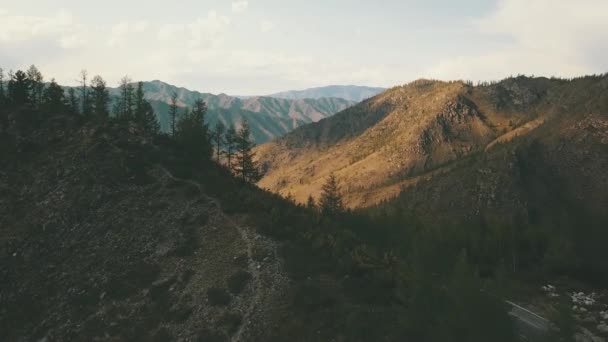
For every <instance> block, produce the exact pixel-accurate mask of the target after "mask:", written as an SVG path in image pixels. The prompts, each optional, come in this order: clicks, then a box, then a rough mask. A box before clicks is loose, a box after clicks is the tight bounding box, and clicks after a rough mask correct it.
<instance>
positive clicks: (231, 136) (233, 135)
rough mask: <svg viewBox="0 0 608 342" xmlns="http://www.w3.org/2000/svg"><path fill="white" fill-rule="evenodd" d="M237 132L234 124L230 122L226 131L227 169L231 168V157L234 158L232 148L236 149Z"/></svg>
mask: <svg viewBox="0 0 608 342" xmlns="http://www.w3.org/2000/svg"><path fill="white" fill-rule="evenodd" d="M236 141H237V132H236V128H234V125H233V124H231V125H230V126H229V127H228V130H227V131H226V159H227V162H228V169H232V159H233V158H234V150H235V149H236Z"/></svg>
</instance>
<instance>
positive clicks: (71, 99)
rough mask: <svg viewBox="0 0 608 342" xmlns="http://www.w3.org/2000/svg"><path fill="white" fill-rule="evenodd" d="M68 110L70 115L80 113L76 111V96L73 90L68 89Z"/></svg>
mask: <svg viewBox="0 0 608 342" xmlns="http://www.w3.org/2000/svg"><path fill="white" fill-rule="evenodd" d="M68 108H69V109H70V112H72V114H76V115H78V114H79V113H80V111H79V109H78V96H77V95H76V89H74V88H70V89H68Z"/></svg>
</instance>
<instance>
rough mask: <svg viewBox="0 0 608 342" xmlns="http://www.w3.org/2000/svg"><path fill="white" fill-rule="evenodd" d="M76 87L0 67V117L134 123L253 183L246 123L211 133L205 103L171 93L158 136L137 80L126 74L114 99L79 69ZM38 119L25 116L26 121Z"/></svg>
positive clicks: (255, 169) (99, 81)
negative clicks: (21, 114) (165, 126)
mask: <svg viewBox="0 0 608 342" xmlns="http://www.w3.org/2000/svg"><path fill="white" fill-rule="evenodd" d="M78 83H79V84H78V86H76V87H62V86H61V85H59V84H58V83H57V82H56V81H55V79H54V78H53V79H51V80H50V81H48V82H45V79H44V76H43V75H42V73H41V72H40V70H38V68H37V67H36V66H35V65H32V66H30V67H29V68H28V69H27V70H26V71H23V70H17V71H15V72H13V71H10V72H8V74H5V73H4V70H3V69H2V68H0V109H1V113H3V116H7V115H8V111H11V110H12V111H19V110H21V111H22V110H28V111H29V112H34V113H37V114H40V115H42V116H44V115H45V114H46V115H50V114H57V113H67V114H69V115H72V116H74V117H77V118H79V119H82V120H86V121H92V122H95V123H98V124H104V123H109V122H115V123H120V124H134V125H135V126H136V127H138V128H139V129H141V130H142V131H143V132H144V133H145V134H147V135H149V136H152V137H157V136H161V135H167V136H168V137H169V138H171V139H172V140H173V141H175V142H176V143H177V144H178V145H179V147H180V148H181V149H182V150H183V151H184V152H185V153H187V154H188V156H189V157H190V158H191V159H192V160H194V161H196V162H199V163H200V162H207V161H208V162H211V161H212V160H213V159H214V158H213V157H214V156H215V161H216V162H217V163H218V164H220V165H221V164H223V165H225V166H226V167H227V168H228V169H229V170H230V171H231V172H233V173H234V174H235V175H237V176H238V177H239V178H241V179H242V180H244V181H247V182H255V181H257V180H259V177H260V175H259V171H258V167H257V164H256V162H255V161H254V153H253V147H254V146H255V143H254V142H253V139H252V138H251V129H250V127H249V123H248V122H247V120H243V121H242V122H241V124H240V127H239V129H236V128H235V127H234V126H232V125H231V126H230V127H229V128H228V129H226V127H225V126H224V124H223V123H221V122H218V123H217V124H216V125H215V127H214V128H213V130H211V129H210V128H209V125H208V123H207V121H206V115H207V111H208V108H207V104H206V103H205V102H204V101H203V100H202V99H198V100H196V101H195V103H194V105H193V106H192V108H189V107H187V106H180V105H179V98H178V95H177V94H176V93H174V94H172V96H171V100H170V103H169V113H168V114H169V120H170V127H169V132H168V133H167V134H164V133H162V132H161V130H160V124H159V121H158V119H157V114H156V113H155V112H154V109H153V108H152V105H151V104H150V102H149V101H147V100H146V98H145V92H144V83H143V82H141V81H140V82H137V83H135V82H133V81H132V80H131V78H129V77H128V76H125V77H123V78H122V79H121V80H120V82H119V84H118V88H117V90H118V94H117V96H114V97H112V96H111V95H110V91H109V88H108V86H107V82H106V81H105V80H104V79H103V78H102V77H101V76H99V75H96V76H94V77H92V78H89V74H88V72H87V71H86V70H83V71H81V72H80V74H79V79H78ZM0 119H1V118H0ZM38 119H40V117H39V118H38ZM38 119H35V118H31V117H28V119H27V120H30V121H37V120H38ZM24 120H26V119H24ZM29 124H32V122H30V123H29Z"/></svg>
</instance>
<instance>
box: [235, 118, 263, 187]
mask: <svg viewBox="0 0 608 342" xmlns="http://www.w3.org/2000/svg"><path fill="white" fill-rule="evenodd" d="M235 146H236V164H235V167H234V171H235V173H236V174H237V175H238V176H239V177H241V179H243V180H244V181H246V182H257V181H258V180H259V179H260V176H259V172H258V168H257V165H256V163H255V162H254V161H253V156H254V153H253V147H254V146H255V143H254V142H253V140H252V139H251V129H250V128H249V122H247V120H246V119H244V120H243V122H242V123H241V128H239V130H238V131H237V138H236V145H235Z"/></svg>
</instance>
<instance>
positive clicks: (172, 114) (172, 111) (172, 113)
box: [169, 92, 178, 137]
mask: <svg viewBox="0 0 608 342" xmlns="http://www.w3.org/2000/svg"><path fill="white" fill-rule="evenodd" d="M177 119H178V118H177V93H175V92H173V94H171V103H170V104H169V120H170V122H171V127H170V129H171V132H169V133H171V136H172V137H175V133H176V131H175V124H176V123H177Z"/></svg>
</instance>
